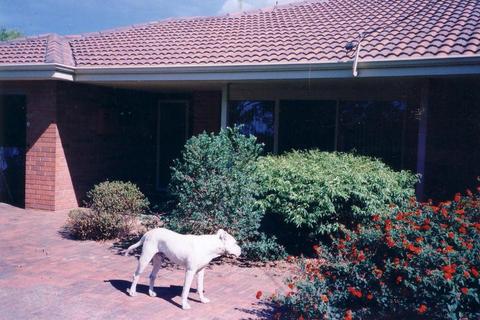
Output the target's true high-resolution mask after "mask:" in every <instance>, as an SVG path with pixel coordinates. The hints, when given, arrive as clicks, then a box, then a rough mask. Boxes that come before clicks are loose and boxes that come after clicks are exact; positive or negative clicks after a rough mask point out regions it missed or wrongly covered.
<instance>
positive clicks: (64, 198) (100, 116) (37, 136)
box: [0, 81, 221, 211]
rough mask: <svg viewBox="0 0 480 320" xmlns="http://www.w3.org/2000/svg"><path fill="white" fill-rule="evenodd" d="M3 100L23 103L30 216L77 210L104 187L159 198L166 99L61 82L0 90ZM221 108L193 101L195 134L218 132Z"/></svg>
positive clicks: (206, 98) (201, 94)
mask: <svg viewBox="0 0 480 320" xmlns="http://www.w3.org/2000/svg"><path fill="white" fill-rule="evenodd" d="M1 93H6V94H21V95H25V96H26V104H27V106H26V113H27V114H26V119H27V124H26V125H27V128H26V131H27V142H26V145H27V150H26V166H25V207H26V208H32V209H41V210H51V211H53V210H64V209H70V208H74V207H77V206H78V205H79V204H82V200H83V199H84V197H85V194H86V192H87V191H88V190H89V189H90V188H91V187H92V186H93V185H94V184H96V183H98V182H100V181H104V180H106V179H110V180H113V179H120V180H129V181H133V182H134V183H137V184H138V185H139V186H140V188H141V189H142V191H144V192H145V193H147V194H153V193H155V192H156V190H155V166H156V114H157V105H158V100H159V99H162V98H164V97H163V95H161V94H152V93H146V92H141V91H133V90H116V89H112V88H106V87H98V86H91V85H83V84H76V83H69V82H58V81H23V82H0V94H1ZM220 105H221V93H220V92H218V91H198V92H194V93H193V94H191V106H190V117H189V118H190V120H189V121H190V124H189V126H190V132H191V134H198V133H200V132H203V131H207V132H216V131H218V130H219V129H220Z"/></svg>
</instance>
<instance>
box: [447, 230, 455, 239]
mask: <svg viewBox="0 0 480 320" xmlns="http://www.w3.org/2000/svg"><path fill="white" fill-rule="evenodd" d="M448 237H449V238H450V239H453V238H455V234H454V233H453V232H451V231H450V232H449V233H448Z"/></svg>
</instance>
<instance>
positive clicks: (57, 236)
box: [0, 203, 285, 320]
mask: <svg viewBox="0 0 480 320" xmlns="http://www.w3.org/2000/svg"><path fill="white" fill-rule="evenodd" d="M65 220H66V213H65V212H55V213H52V212H39V211H32V210H22V209H18V208H14V207H11V206H8V205H6V204H2V203H0V319H5V320H7V319H16V320H17V319H175V320H177V319H178V320H182V319H185V320H186V319H196V320H198V319H259V318H266V319H268V318H270V317H271V316H270V315H269V311H268V308H266V307H265V306H263V305H262V304H259V303H258V300H257V299H256V298H255V293H256V292H257V290H262V291H263V292H265V293H267V292H269V293H272V292H274V291H275V290H277V289H278V290H285V289H284V288H285V287H284V285H283V284H282V276H283V273H282V272H283V271H281V270H279V269H274V268H241V267H238V266H232V265H228V264H223V265H214V266H212V267H210V268H209V270H207V272H206V275H205V291H206V296H207V297H209V298H210V300H211V303H209V304H201V303H199V302H198V296H197V294H196V293H194V291H195V289H192V293H191V301H190V305H191V306H192V309H191V310H188V311H183V310H182V309H181V308H180V307H179V306H180V305H179V303H180V294H181V290H182V284H183V283H182V282H183V270H180V269H177V268H166V269H163V270H161V271H160V272H159V275H158V279H157V281H156V292H157V295H158V296H157V297H155V298H152V297H149V296H148V294H147V291H148V287H147V285H146V284H147V281H148V274H149V273H150V270H151V269H150V268H151V266H150V267H149V268H147V270H146V272H145V273H144V274H143V275H142V278H141V279H140V284H139V286H138V292H139V295H138V296H137V297H134V298H131V297H129V296H128V295H127V294H126V288H127V287H129V285H130V280H131V276H132V273H133V271H134V270H135V267H136V263H137V260H136V258H135V257H134V256H130V257H123V256H121V255H119V254H117V252H116V251H115V250H113V249H112V242H103V243H99V242H93V241H74V240H70V239H68V238H66V237H65V236H62V226H63V225H64V223H65ZM195 285H196V284H195V282H194V285H193V288H195Z"/></svg>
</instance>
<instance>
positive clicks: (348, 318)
mask: <svg viewBox="0 0 480 320" xmlns="http://www.w3.org/2000/svg"><path fill="white" fill-rule="evenodd" d="M343 319H344V320H352V319H353V318H352V310H347V311H346V312H345V317H344V318H343Z"/></svg>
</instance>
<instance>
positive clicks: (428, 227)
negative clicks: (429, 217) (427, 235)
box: [420, 224, 432, 231]
mask: <svg viewBox="0 0 480 320" xmlns="http://www.w3.org/2000/svg"><path fill="white" fill-rule="evenodd" d="M431 228H432V227H430V225H429V224H424V225H422V226H421V227H420V229H421V230H423V231H428V230H430V229H431Z"/></svg>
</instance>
